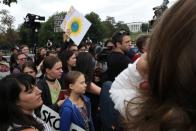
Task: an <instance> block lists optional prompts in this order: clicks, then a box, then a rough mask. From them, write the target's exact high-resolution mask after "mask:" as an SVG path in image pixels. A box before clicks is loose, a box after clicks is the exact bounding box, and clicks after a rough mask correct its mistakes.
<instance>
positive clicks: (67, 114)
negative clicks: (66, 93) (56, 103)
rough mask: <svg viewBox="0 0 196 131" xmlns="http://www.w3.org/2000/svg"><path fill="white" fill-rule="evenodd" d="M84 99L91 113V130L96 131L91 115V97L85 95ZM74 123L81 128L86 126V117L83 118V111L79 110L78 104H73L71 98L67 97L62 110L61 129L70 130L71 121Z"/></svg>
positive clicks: (89, 113)
mask: <svg viewBox="0 0 196 131" xmlns="http://www.w3.org/2000/svg"><path fill="white" fill-rule="evenodd" d="M83 100H84V102H85V104H86V107H87V111H88V115H89V120H90V121H89V128H90V131H94V130H95V129H94V126H93V121H92V117H91V103H90V99H89V98H88V97H86V96H83ZM72 122H73V123H74V124H76V125H78V126H80V127H81V128H83V129H85V128H84V119H83V118H82V115H81V113H80V112H79V110H78V108H77V106H76V105H75V104H73V103H72V102H71V101H70V99H66V100H65V102H64V103H63V105H62V107H61V111H60V131H69V128H70V125H71V123H72Z"/></svg>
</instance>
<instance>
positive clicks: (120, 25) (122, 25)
mask: <svg viewBox="0 0 196 131" xmlns="http://www.w3.org/2000/svg"><path fill="white" fill-rule="evenodd" d="M115 27H116V30H117V31H119V30H126V31H128V32H130V31H129V27H128V25H127V24H125V23H123V22H118V23H116V25H115Z"/></svg>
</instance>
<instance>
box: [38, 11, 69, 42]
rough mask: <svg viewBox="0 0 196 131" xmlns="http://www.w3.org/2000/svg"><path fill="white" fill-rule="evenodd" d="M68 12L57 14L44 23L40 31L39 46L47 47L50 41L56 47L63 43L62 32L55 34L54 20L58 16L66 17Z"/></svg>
mask: <svg viewBox="0 0 196 131" xmlns="http://www.w3.org/2000/svg"><path fill="white" fill-rule="evenodd" d="M65 14H66V12H60V13H58V12H57V13H55V14H54V15H52V16H51V17H49V19H48V20H47V21H46V22H45V23H42V25H41V29H40V31H39V35H38V39H39V45H38V46H45V45H46V43H47V41H48V40H51V41H52V42H53V45H54V46H59V45H60V44H61V43H62V42H63V33H62V32H54V18H55V16H56V15H59V16H61V15H62V16H65Z"/></svg>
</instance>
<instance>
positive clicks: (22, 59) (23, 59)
mask: <svg viewBox="0 0 196 131" xmlns="http://www.w3.org/2000/svg"><path fill="white" fill-rule="evenodd" d="M18 60H21V61H25V60H27V58H20V59H18Z"/></svg>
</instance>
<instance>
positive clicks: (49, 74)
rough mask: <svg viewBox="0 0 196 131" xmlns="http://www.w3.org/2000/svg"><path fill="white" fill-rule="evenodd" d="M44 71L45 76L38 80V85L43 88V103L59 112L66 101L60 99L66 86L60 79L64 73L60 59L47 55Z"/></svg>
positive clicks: (43, 66)
mask: <svg viewBox="0 0 196 131" xmlns="http://www.w3.org/2000/svg"><path fill="white" fill-rule="evenodd" d="M42 73H43V74H44V78H43V79H42V80H40V81H39V82H38V87H39V88H40V89H41V90H42V99H43V103H44V104H45V105H46V106H48V107H50V108H51V109H53V110H54V111H56V112H58V111H59V107H60V106H61V105H62V103H63V102H64V99H63V100H59V99H58V98H59V95H60V91H61V90H62V89H63V88H64V87H63V86H62V85H61V83H60V81H59V79H60V78H61V75H62V73H63V70H62V63H61V61H60V59H59V58H57V57H55V56H47V57H46V58H45V59H44V61H43V65H42Z"/></svg>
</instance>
